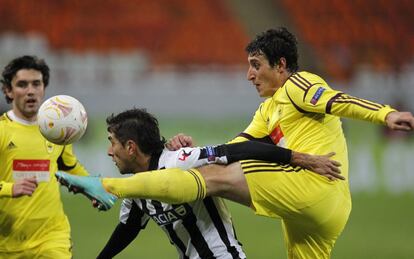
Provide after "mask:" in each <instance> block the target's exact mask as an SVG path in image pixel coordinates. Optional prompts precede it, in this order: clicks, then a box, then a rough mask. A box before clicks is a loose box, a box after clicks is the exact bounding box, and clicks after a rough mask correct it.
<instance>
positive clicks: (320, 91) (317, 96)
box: [310, 87, 326, 105]
mask: <svg viewBox="0 0 414 259" xmlns="http://www.w3.org/2000/svg"><path fill="white" fill-rule="evenodd" d="M325 90H326V89H325V88H323V87H319V88H318V90H316V93H315V94H314V95H313V97H312V99H311V101H310V103H311V104H313V105H315V104H316V103H317V102H318V101H319V99H320V98H321V96H322V94H323V92H324V91H325Z"/></svg>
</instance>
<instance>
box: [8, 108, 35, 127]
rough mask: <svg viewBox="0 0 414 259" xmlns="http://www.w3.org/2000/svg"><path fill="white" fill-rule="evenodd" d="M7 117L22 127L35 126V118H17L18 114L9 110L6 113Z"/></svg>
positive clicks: (21, 116)
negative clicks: (22, 125)
mask: <svg viewBox="0 0 414 259" xmlns="http://www.w3.org/2000/svg"><path fill="white" fill-rule="evenodd" d="M7 116H8V117H9V118H10V119H11V120H12V121H16V122H19V123H21V124H24V125H35V124H37V120H36V116H34V119H33V118H26V117H25V116H23V115H21V114H20V116H19V113H16V112H15V111H14V110H10V111H8V112H7Z"/></svg>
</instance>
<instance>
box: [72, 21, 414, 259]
mask: <svg viewBox="0 0 414 259" xmlns="http://www.w3.org/2000/svg"><path fill="white" fill-rule="evenodd" d="M296 45H297V41H296V38H295V36H294V35H292V34H291V33H290V32H289V31H288V30H287V29H286V28H278V29H271V30H268V31H265V32H264V33H262V34H259V35H258V36H257V37H256V38H255V39H254V40H253V41H252V42H250V43H249V44H248V46H247V47H246V51H247V53H248V62H249V69H248V72H247V79H248V80H249V81H251V82H252V83H253V85H254V86H255V87H256V89H257V91H258V93H259V95H260V96H262V97H268V99H266V100H265V101H264V102H263V103H262V104H261V105H260V107H259V108H258V110H257V111H256V113H255V115H254V118H253V120H252V122H251V123H250V125H249V126H248V127H247V128H246V130H244V131H243V132H242V133H241V134H240V135H239V136H238V137H237V138H236V139H234V140H233V141H234V142H237V141H247V140H251V141H254V140H260V141H263V140H271V141H272V142H273V143H274V144H276V145H280V146H284V147H287V148H289V149H292V150H295V151H300V152H306V153H311V154H326V153H327V152H331V151H334V152H335V153H336V155H335V156H334V157H333V158H334V159H335V160H337V161H339V162H340V163H341V164H342V167H341V172H342V175H343V176H345V177H346V179H348V154H347V146H346V141H345V137H344V134H343V131H342V127H341V122H340V117H348V118H355V119H360V120H365V121H371V122H374V123H380V124H384V125H387V126H388V127H389V128H391V129H397V130H405V131H411V130H413V128H414V117H413V116H412V114H411V113H410V112H399V111H396V110H395V109H393V108H391V107H389V106H386V105H382V104H378V103H375V102H371V101H367V100H363V99H360V98H355V97H352V96H349V95H347V94H345V93H342V92H339V91H335V90H333V89H332V88H331V87H330V86H329V85H328V84H327V83H326V82H325V81H324V80H323V79H322V78H321V77H319V76H317V75H315V74H312V73H309V72H304V71H302V72H298V62H297V61H298V54H297V46H296ZM187 140H189V138H187ZM187 140H186V139H184V138H179V140H178V141H177V142H176V143H178V144H179V145H178V146H180V145H182V144H191V143H185V142H186V141H187ZM183 142H184V143H183ZM165 171H167V172H168V173H165V172H162V171H152V172H149V173H140V174H137V175H135V176H133V177H130V178H124V179H109V178H104V179H102V180H100V181H95V183H93V181H92V179H89V180H87V179H86V178H82V179H84V180H82V181H79V180H74V181H69V183H68V182H67V183H66V184H69V185H72V186H74V187H80V188H81V189H83V191H87V192H88V194H89V196H90V197H93V198H95V199H96V200H97V201H98V202H100V203H102V204H108V202H106V200H108V199H109V198H110V197H112V198H113V197H115V196H116V197H122V198H124V197H139V198H150V199H151V198H154V197H156V198H157V199H158V200H160V201H165V202H170V203H177V202H179V203H180V202H189V201H193V200H195V199H202V198H204V197H205V196H209V195H212V196H221V197H224V198H228V199H231V200H233V201H236V202H239V203H241V204H244V205H246V206H249V207H251V208H252V209H253V210H254V211H255V213H256V214H258V215H263V216H268V217H275V218H280V219H281V221H282V225H283V231H284V237H285V243H286V247H287V253H288V257H289V258H329V257H330V254H331V250H332V248H333V246H334V244H335V241H336V239H337V238H338V236H339V235H340V234H341V232H342V230H343V229H344V227H345V225H346V222H347V220H348V217H349V214H350V211H351V196H350V192H349V182H348V180H335V181H332V180H330V179H328V178H327V177H323V176H321V175H318V174H315V173H314V172H312V171H310V170H305V169H303V168H300V167H293V166H289V165H278V164H275V163H268V162H263V161H255V160H245V161H241V162H240V163H233V164H231V165H229V166H226V167H222V166H218V165H209V166H205V167H200V168H198V169H191V170H188V171H182V170H179V169H174V170H173V169H167V170H165ZM151 183H153V184H151ZM92 187H93V188H92ZM104 193H106V194H112V195H109V197H104V195H103V194H104ZM91 194H92V195H91Z"/></svg>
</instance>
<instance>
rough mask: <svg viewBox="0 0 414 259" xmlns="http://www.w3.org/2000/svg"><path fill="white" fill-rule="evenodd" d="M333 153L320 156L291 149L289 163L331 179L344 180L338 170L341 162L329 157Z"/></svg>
mask: <svg viewBox="0 0 414 259" xmlns="http://www.w3.org/2000/svg"><path fill="white" fill-rule="evenodd" d="M334 155H335V153H334V152H331V153H329V154H326V155H322V156H320V155H309V154H306V153H300V152H295V151H292V159H291V162H290V163H291V164H292V165H297V166H300V167H303V168H306V169H308V170H311V171H312V172H315V173H317V174H320V175H323V176H325V177H327V178H328V179H329V180H331V181H333V180H335V179H340V180H345V177H343V176H342V175H341V174H340V173H341V171H340V170H339V167H340V166H341V163H339V162H338V161H335V160H331V159H330V158H331V157H333V156H334Z"/></svg>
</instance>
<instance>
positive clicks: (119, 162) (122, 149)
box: [108, 133, 135, 174]
mask: <svg viewBox="0 0 414 259" xmlns="http://www.w3.org/2000/svg"><path fill="white" fill-rule="evenodd" d="M108 140H109V142H110V145H109V147H108V156H110V157H112V161H113V162H114V163H115V165H116V166H117V167H118V169H119V172H120V173H121V174H130V173H133V172H134V171H135V169H134V161H133V160H134V159H133V156H131V154H130V153H129V151H128V148H127V145H123V144H122V143H121V142H120V141H119V140H118V139H117V138H116V136H115V135H114V134H113V133H108Z"/></svg>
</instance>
